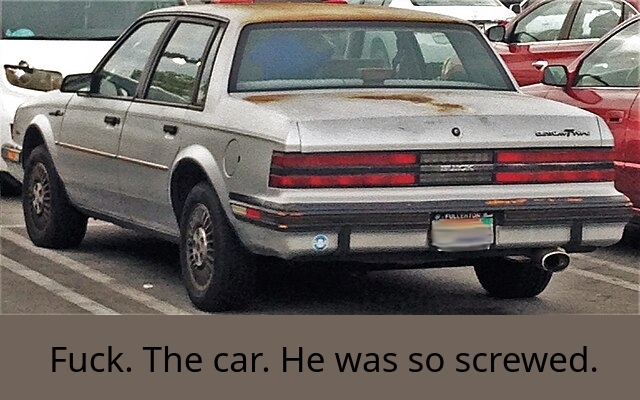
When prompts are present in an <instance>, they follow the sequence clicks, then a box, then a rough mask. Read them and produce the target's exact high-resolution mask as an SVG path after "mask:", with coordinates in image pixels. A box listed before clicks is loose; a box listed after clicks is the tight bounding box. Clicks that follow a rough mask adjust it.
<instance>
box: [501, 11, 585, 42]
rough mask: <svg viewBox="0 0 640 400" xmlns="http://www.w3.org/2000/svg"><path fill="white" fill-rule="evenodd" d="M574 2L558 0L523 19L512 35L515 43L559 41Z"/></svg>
mask: <svg viewBox="0 0 640 400" xmlns="http://www.w3.org/2000/svg"><path fill="white" fill-rule="evenodd" d="M572 4H573V1H568V0H557V1H553V2H550V3H546V4H543V5H541V6H540V7H538V8H537V9H535V10H534V11H532V12H531V13H530V14H528V15H526V16H525V17H523V18H522V19H521V20H520V21H519V22H518V24H517V25H516V27H515V29H514V30H513V34H512V41H513V42H515V43H530V42H543V41H550V40H558V38H559V36H560V31H561V30H562V25H563V24H564V20H565V19H566V18H567V14H568V13H569V9H570V8H571V5H572Z"/></svg>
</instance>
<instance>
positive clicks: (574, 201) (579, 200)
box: [567, 197, 584, 203]
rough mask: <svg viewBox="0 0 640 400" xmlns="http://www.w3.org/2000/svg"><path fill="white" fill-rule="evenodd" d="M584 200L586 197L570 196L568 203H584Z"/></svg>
mask: <svg viewBox="0 0 640 400" xmlns="http://www.w3.org/2000/svg"><path fill="white" fill-rule="evenodd" d="M583 201H584V199H583V198H580V197H570V198H568V199H567V202H568V203H582V202H583Z"/></svg>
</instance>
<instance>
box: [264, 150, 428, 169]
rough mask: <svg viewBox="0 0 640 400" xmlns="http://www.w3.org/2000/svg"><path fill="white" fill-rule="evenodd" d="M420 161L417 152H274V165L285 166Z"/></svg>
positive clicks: (383, 163)
mask: <svg viewBox="0 0 640 400" xmlns="http://www.w3.org/2000/svg"><path fill="white" fill-rule="evenodd" d="M417 161H418V156H417V154H415V153H364V154H358V153H343V154H285V153H274V154H273V161H272V165H273V166H275V167H283V168H317V167H356V166H387V165H412V164H415V163H416V162H417Z"/></svg>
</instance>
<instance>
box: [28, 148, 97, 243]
mask: <svg viewBox="0 0 640 400" xmlns="http://www.w3.org/2000/svg"><path fill="white" fill-rule="evenodd" d="M23 191H24V193H23V196H22V209H23V212H24V220H25V223H26V225H27V233H28V234H29V238H31V241H32V242H33V243H34V244H35V245H36V246H40V247H49V248H56V249H63V248H70V247H76V246H78V245H79V244H80V242H81V241H82V239H83V238H84V235H85V233H86V232H87V217H86V216H84V215H83V214H82V213H80V212H79V211H78V210H77V209H76V208H75V207H73V205H71V203H70V202H69V200H68V198H67V194H66V192H65V190H64V186H63V184H62V181H61V180H60V177H59V176H58V173H57V172H56V170H55V167H54V166H53V160H51V156H50V155H49V152H48V151H47V149H46V148H45V146H44V145H40V146H38V147H36V148H35V149H33V151H32V152H31V154H30V156H29V159H28V160H27V163H26V167H25V171H24V183H23Z"/></svg>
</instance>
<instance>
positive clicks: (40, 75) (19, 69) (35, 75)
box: [4, 61, 62, 92]
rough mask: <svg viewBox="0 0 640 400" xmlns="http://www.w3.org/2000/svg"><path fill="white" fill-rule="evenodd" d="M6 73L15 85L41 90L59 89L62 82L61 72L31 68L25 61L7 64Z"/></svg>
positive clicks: (10, 81)
mask: <svg viewBox="0 0 640 400" xmlns="http://www.w3.org/2000/svg"><path fill="white" fill-rule="evenodd" d="M4 73H5V75H6V77H7V80H8V81H9V83H10V84H12V85H13V86H17V87H19V88H23V89H30V90H38V91H41V92H47V91H49V90H55V89H58V88H60V85H61V82H62V74H61V73H60V72H57V71H48V70H44V69H38V68H31V67H30V66H29V64H27V63H26V62H24V61H22V62H20V64H18V65H5V66H4Z"/></svg>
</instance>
